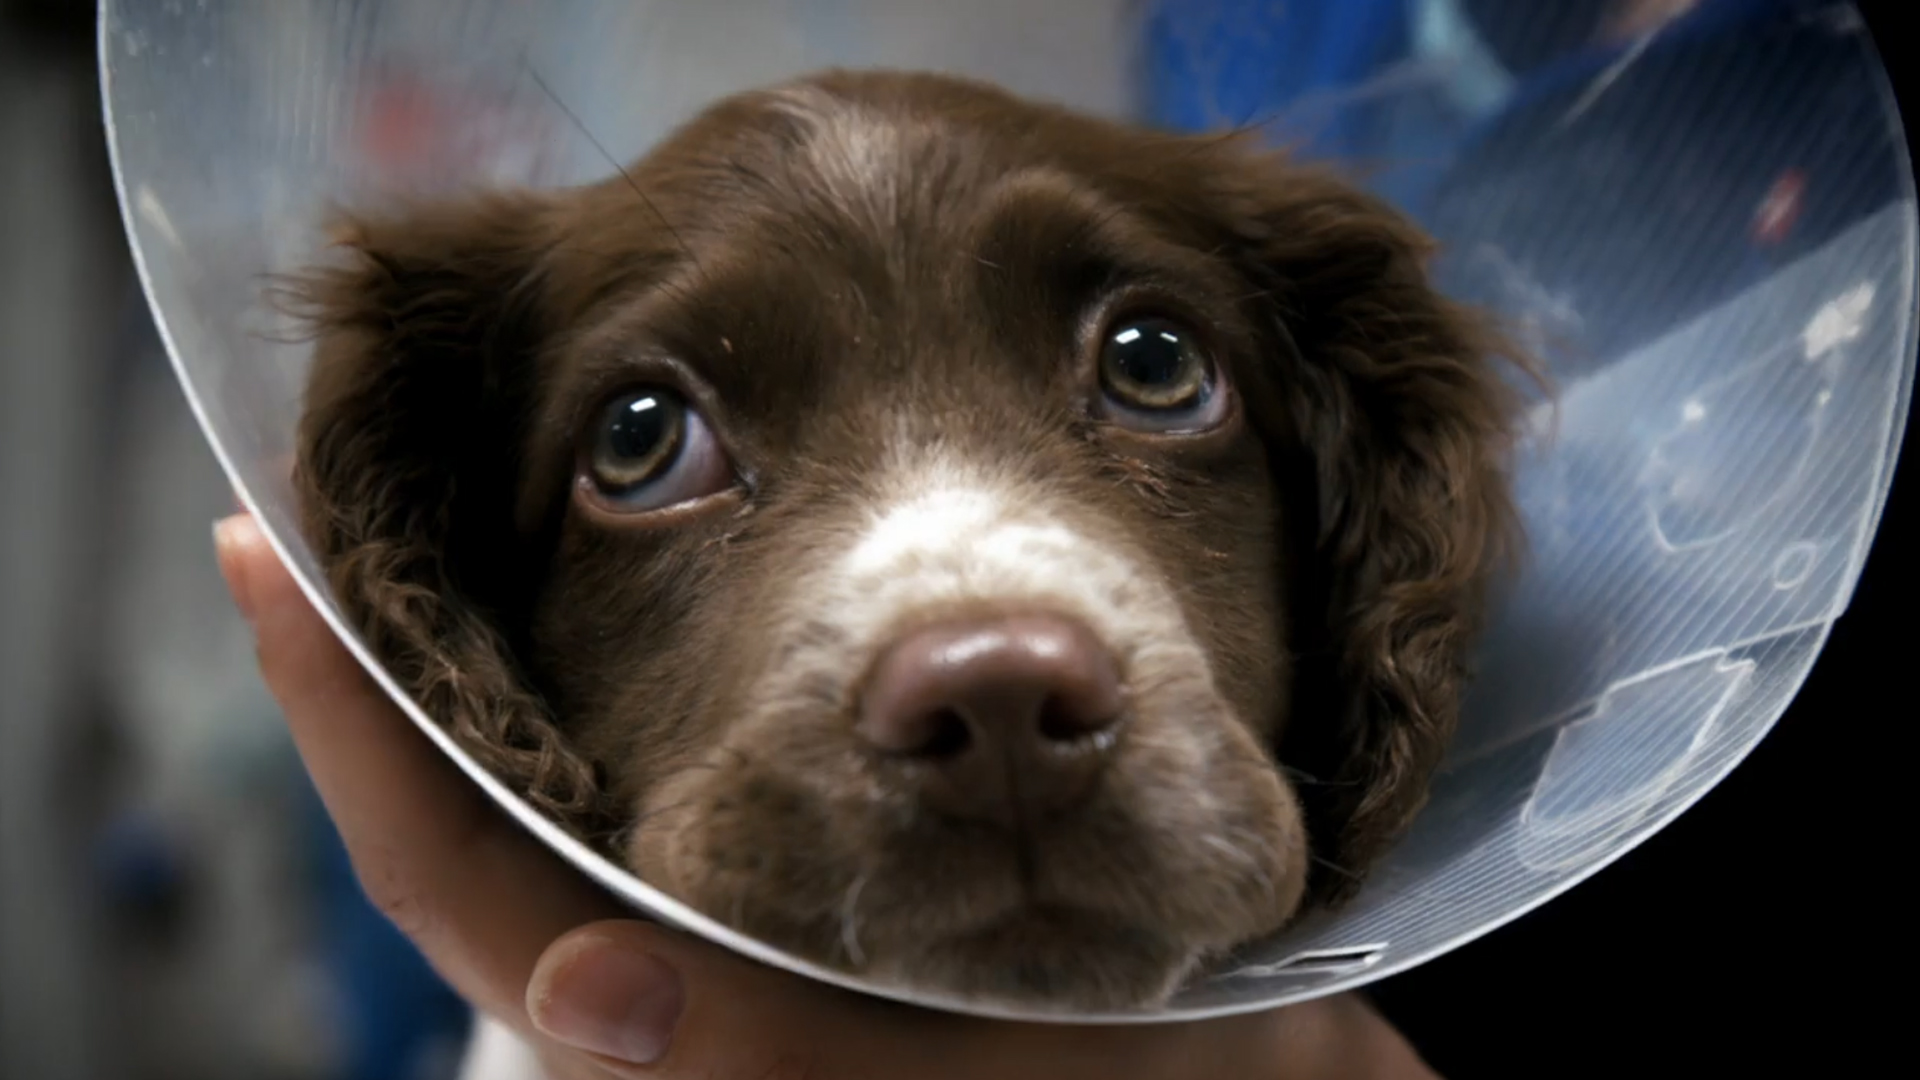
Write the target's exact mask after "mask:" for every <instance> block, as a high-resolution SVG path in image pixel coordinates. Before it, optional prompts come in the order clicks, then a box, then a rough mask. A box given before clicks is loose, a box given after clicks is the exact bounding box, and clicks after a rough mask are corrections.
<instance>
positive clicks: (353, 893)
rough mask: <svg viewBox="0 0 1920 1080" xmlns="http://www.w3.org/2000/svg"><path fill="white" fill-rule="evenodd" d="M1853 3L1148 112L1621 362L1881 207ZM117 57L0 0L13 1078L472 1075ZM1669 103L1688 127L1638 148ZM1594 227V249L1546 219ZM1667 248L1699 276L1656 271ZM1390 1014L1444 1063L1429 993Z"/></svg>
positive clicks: (1355, 34) (1369, 24) (1202, 41)
mask: <svg viewBox="0 0 1920 1080" xmlns="http://www.w3.org/2000/svg"><path fill="white" fill-rule="evenodd" d="M1849 12H1850V9H1849V8H1847V7H1846V6H1845V5H1834V4H1830V3H1822V2H1817V0H1696V2H1684V0H1560V2H1555V3H1537V2H1533V0H1318V2H1308V0H1291V2H1277V0H1166V2H1158V3H1146V4H1144V5H1143V7H1142V9H1141V17H1142V20H1143V23H1142V25H1143V28H1144V29H1143V33H1142V36H1141V40H1140V52H1139V60H1140V66H1139V68H1138V74H1139V80H1138V89H1139V93H1140V110H1141V112H1142V114H1143V115H1144V116H1145V117H1146V118H1147V119H1149V120H1150V121H1152V122H1155V123H1159V124H1163V125H1166V126H1170V127H1179V128H1191V129H1201V128H1206V129H1213V128H1219V127H1222V126H1241V125H1252V126H1257V127H1258V128H1259V129H1260V130H1261V131H1262V132H1263V133H1264V134H1265V135H1266V136H1267V137H1268V138H1270V139H1272V140H1273V141H1275V142H1276V143H1280V144H1284V145H1289V146H1292V147H1294V148H1296V150H1297V151H1298V152H1299V153H1301V154H1302V155H1304V156H1308V157H1323V158H1328V159H1334V160H1338V161H1341V162H1345V163H1349V164H1351V165H1353V166H1354V167H1356V168H1358V169H1360V170H1362V171H1363V173H1364V174H1365V175H1366V176H1367V177H1368V178H1369V182H1371V183H1373V184H1374V185H1375V186H1376V187H1377V188H1378V189H1379V190H1381V191H1382V192H1383V193H1385V194H1387V195H1389V196H1391V197H1392V198H1394V199H1396V200H1397V201H1399V202H1400V203H1401V204H1402V205H1404V206H1406V207H1407V208H1408V209H1409V210H1411V211H1412V212H1413V213H1415V214H1416V215H1417V216H1419V217H1420V218H1421V219H1422V220H1423V221H1425V222H1426V223H1427V224H1428V225H1430V226H1431V227H1432V228H1434V229H1435V230H1436V231H1437V232H1439V233H1440V234H1442V235H1443V236H1445V237H1446V238H1447V239H1448V241H1449V244H1450V250H1451V251H1452V252H1453V253H1454V255H1453V256H1452V257H1451V258H1450V260H1449V261H1448V263H1447V264H1446V265H1445V267H1444V272H1445V274H1446V275H1447V280H1448V283H1449V284H1450V286H1451V287H1452V288H1454V289H1455V290H1456V291H1458V292H1460V293H1462V294H1464V295H1468V296H1472V297H1476V298H1481V299H1490V300H1495V301H1498V300H1501V299H1503V298H1504V299H1508V300H1511V299H1512V297H1513V295H1514V290H1523V291H1525V293H1526V295H1528V296H1529V297H1533V298H1536V299H1537V298H1542V297H1544V298H1547V299H1548V300H1551V299H1552V298H1554V297H1562V298H1563V299H1564V300H1565V304H1564V306H1565V307H1566V308H1567V309H1568V310H1570V311H1572V310H1577V311H1579V312H1581V313H1582V315H1583V316H1584V319H1585V325H1584V326H1582V327H1580V328H1579V331H1580V336H1581V339H1582V341H1583V343H1584V347H1585V348H1586V349H1587V350H1588V354H1589V355H1607V354H1611V353H1614V352H1616V351H1618V350H1619V349H1622V348H1626V347H1630V346H1632V345H1634V344H1637V343H1639V342H1641V341H1644V340H1646V339H1647V338H1648V337H1650V336H1652V335H1655V334H1657V333H1659V332H1660V331H1662V330H1663V329H1666V328H1668V327H1670V326H1672V325H1674V324H1675V323H1677V322H1678V321H1680V320H1683V319H1685V318H1687V317H1688V316H1690V315H1692V314H1694V313H1697V312H1698V311H1700V310H1702V309H1704V308H1705V307H1707V306H1709V305H1711V304H1713V303H1715V302H1717V301H1719V300H1723V299H1725V298H1726V297H1727V296H1728V295H1730V294H1731V293H1733V292H1735V291H1737V290H1739V289H1741V288H1743V287H1744V286H1745V285H1746V284H1750V283H1751V282H1753V281H1756V280H1758V279H1759V277H1760V276H1762V275H1764V274H1765V273H1766V272H1767V270H1768V269H1769V268H1771V267H1773V266H1775V265H1778V264H1780V263H1782V262H1785V261H1791V260H1792V259H1794V258H1796V257H1797V256H1798V255H1800V254H1802V253H1804V252H1806V251H1808V250H1810V249H1811V248H1813V247H1815V246H1817V245H1818V244H1819V243H1820V242H1821V241H1822V240H1824V239H1826V238H1828V237H1830V236H1832V235H1834V234H1835V233H1836V232H1837V231H1839V230H1840V229H1842V228H1843V227H1844V226H1846V225H1847V224H1849V223H1850V222H1851V221H1853V220H1855V219H1856V218H1857V217H1858V216H1859V215H1860V214H1861V213H1863V212H1866V211H1868V210H1871V209H1873V208H1876V207H1878V206H1880V205H1883V204H1884V203H1885V202H1886V201H1887V199H1888V198H1889V197H1890V195H1891V194H1892V193H1890V192H1889V191H1887V190H1885V189H1884V188H1883V187H1879V186H1876V185H1880V184H1884V183H1887V182H1888V181H1886V180H1884V170H1873V169H1863V168H1859V167H1857V166H1858V163H1859V162H1860V161H1862V160H1863V159H1864V158H1865V156H1866V155H1869V154H1871V153H1874V152H1875V150H1876V146H1875V139H1876V138H1882V137H1884V134H1885V132H1884V130H1883V129H1876V128H1875V123H1877V117H1878V115H1879V108H1880V106H1879V104H1878V101H1877V99H1876V97H1875V92H1876V88H1875V87H1874V86H1873V85H1871V84H1870V83H1869V82H1868V81H1867V80H1866V79H1864V78H1862V77H1861V76H1859V74H1858V73H1857V72H1855V71H1854V70H1853V69H1852V67H1850V66H1849V65H1848V64H1847V63H1846V62H1845V61H1846V56H1845V54H1844V50H1843V48H1842V46H1841V45H1839V44H1836V42H1837V41H1838V40H1839V39H1838V38H1837V37H1836V35H1835V34H1834V33H1833V32H1832V31H1833V30H1834V29H1835V28H1836V27H1835V21H1836V20H1841V21H1844V20H1846V19H1848V18H1851V15H1850V14H1849ZM92 49H93V39H92V7H91V5H90V4H88V3H86V2H84V0H71V2H67V0H0V146H4V147H6V148H7V152H6V153H4V154H0V440H4V445H3V446H0V507H5V508H6V510H5V511H4V513H3V514H0V688H4V689H5V698H4V704H3V705H0V1078H6V1080H12V1078H15V1077H21V1078H25V1077H33V1078H36V1080H67V1078H79V1077H96V1076H102V1077H104V1076H114V1077H126V1078H131V1080H145V1078H153V1080H160V1078H174V1077H179V1078H183V1080H185V1078H192V1080H219V1078H224V1077H234V1078H244V1080H277V1078H288V1080H293V1078H308V1080H387V1078H393V1080H432V1078H441V1077H449V1076H451V1075H453V1072H454V1069H455V1067H456V1062H457V1056H458V1052H459V1048H460V1045H461V1042H462V1040H463V1038H464V1036H465V1032H466V1028H467V1023H468V1020H467V1017H466V1015H465V1013H464V1010H463V1009H462V1007H461V1006H460V1003H459V1002H458V1001H457V1000H455V999H453V998H452V997H451V996H450V995H449V994H448V993H447V992H446V990H445V989H444V988H443V987H441V986H440V985H439V984H438V982H437V981H436V980H435V979H434V977H433V975H432V973H431V972H430V971H429V970H428V969H427V968H426V967H425V966H424V965H423V964H422V963H421V961H420V960H419V958H418V957H417V956H416V955H415V954H414V953H413V952H412V951H411V949H410V948H409V947H408V946H407V945H406V943H405V942H404V940H402V939H400V938H399V937H398V935H397V934H395V933H394V932H393V931H392V930H391V929H390V928H389V927H388V926H387V925H386V924H385V922H384V921H383V920H381V919H380V917H379V916H378V915H377V914H376V913H375V912H373V910H372V909H371V908H370V907H368V906H367V904H366V903H365V902H364V901H363V899H362V898H361V896H360V894H359V891H358V889H357V887H356V886H355V885H354V883H353V880H352V876H351V873H350V871H349V869H348V867H347V865H346V862H345V858H344V854H343V853H342V852H341V850H340V849H339V846H338V842H337V839H336V837H335V836H334V835H333V833H332V831H331V829H330V827H329V826H328V823H327V821H326V818H325V816H324V814H323V813H322V812H321V811H320V809H319V807H318V804H317V802H316V801H315V799H314V797H313V795H312V792H311V791H310V789H309V788H308V787H307V784H306V780H305V777H304V775H303V773H302V772H301V770H300V766H299V762H298V760H297V758H295V757H294V755H293V754H292V751H291V749H290V747H289V745H288V744H287V742H286V740H285V737H284V733H283V731H282V729H281V727H280V725H279V723H278V720H277V718H276V716H275V713H274V709H273V705H272V703H271V701H270V700H269V699H268V698H267V697H266V696H265V694H264V692H263V691H262V690H261V688H260V687H259V685H258V682H257V680H256V678H255V676H254V673H253V671H252V666H251V664H252V657H251V652H250V649H249V647H248V645H247V643H246V640H245V635H244V632H243V630H242V628H241V627H240V626H239V624H238V623H237V620H236V619H235V618H234V617H233V616H232V615H231V613H230V611H229V610H228V607H227V603H226V599H225V594H224V592H223V590H222V589H221V586H220V583H219V580H218V577H217V574H216V572H215V570H214V567H213V564H212V559H211V554H210V547H209V543H208V535H207V528H208V524H209V523H210V522H211V521H212V520H213V519H214V518H216V517H218V516H221V515H223V514H224V513H226V512H227V511H228V509H229V506H230V497H229V496H228V494H227V492H226V488H225V484H224V482H223V480H222V479H221V477H220V475H219V473H218V470H217V469H216V467H215V466H214V463H213V460H212V458H211V455H210V454H209V453H208V451H207V450H206V449H205V447H204V445H203V443H202V442H201V439H200V436H199V433H198V431H197V430H196V429H195V428H194V427H193V424H192V421H191V418H190V417H189V416H188V414H187V411H186V408H185V406H184V403H183V401H182V399H181V396H180V393H179V390H178V388H177V387H176V386H175V384H174V382H173V378H172V375H171V372H170V371H169V369H168V367H167V365H166V360H165V357H164V355H163V354H162V352H161V351H160V347H159V344H158V342H157V340H156V338H155V336H154V334H153V330H152V326H151V323H150V321H149V318H148V316H147V312H146V308H145V304H144V301H143V300H142V298H141V296H140V294H139V292H138V288H137V285H136V283H135V281H134V280H133V277H132V274H131V270H130V267H129V265H128V261H127V258H126V254H125V251H124V240H123V238H122V233H121V231H120V226H119V222H118V218H117V212H116V209H115V207H114V204H113V199H112V189H111V184H110V180H109V177H108V175H107V172H106V162H105V156H104V152H103V146H102V132H101V130H100V125H99V121H98V105H97V94H96V86H95V83H94V71H93V53H92ZM1629 65H1630V66H1631V67H1632V68H1633V70H1634V78H1632V79H1631V80H1626V81H1622V82H1618V83H1616V82H1615V81H1614V77H1615V76H1616V75H1617V74H1618V72H1619V71H1621V70H1623V69H1624V68H1625V67H1626V66H1629ZM1654 113H1658V114H1660V115H1663V116H1665V117H1667V118H1668V120H1669V121H1670V123H1671V124H1672V128H1671V134H1669V135H1668V136H1667V137H1666V138H1664V139H1662V140H1658V141H1651V142H1650V141H1648V140H1638V141H1635V142H1632V143H1627V142H1623V141H1621V140H1620V139H1619V137H1618V133H1619V131H1620V130H1621V127H1620V124H1621V123H1623V122H1627V121H1631V120H1632V119H1633V118H1636V117H1645V116H1647V115H1650V114H1654ZM1760 125H1766V127H1765V130H1764V133H1763V135H1762V136H1758V137H1757V136H1756V134H1755V132H1756V131H1757V130H1759V128H1758V127H1757V126H1760ZM1876 130H1879V131H1880V134H1879V135H1878V136H1876V135H1875V134H1874V132H1875V131H1876ZM1736 145H1737V146H1742V147H1745V148H1747V149H1745V150H1743V151H1742V152H1741V153H1738V154H1733V153H1727V152H1725V148H1726V147H1728V146H1736ZM1490 192H1492V193H1495V194H1496V195H1497V197H1489V193H1490ZM1463 193H1471V194H1472V195H1473V198H1471V199H1469V198H1464V197H1462V196H1463ZM1569 205H1573V206H1578V207H1582V208H1583V209H1584V212H1585V213H1587V214H1589V215H1591V216H1590V217H1589V218H1588V219H1587V224H1588V225H1589V226H1590V228H1588V229H1586V230H1583V231H1584V233H1585V234H1586V235H1589V236H1595V237H1603V238H1605V242H1591V243H1587V244H1585V245H1583V246H1582V247H1581V248H1579V249H1577V250H1575V249H1569V248H1565V247H1556V246H1553V242H1552V240H1551V237H1550V236H1545V238H1543V236H1544V234H1543V233H1542V232H1541V231H1540V230H1537V229H1535V228H1533V227H1532V225H1531V222H1533V221H1535V220H1537V219H1538V218H1540V217H1541V216H1543V215H1548V214H1551V215H1553V216H1554V217H1555V218H1563V217H1564V216H1565V214H1566V208H1567V207H1568V206H1569ZM1675 230H1685V231H1686V232H1687V233H1688V234H1689V235H1692V236H1695V237H1697V238H1698V240H1697V242H1696V244H1695V245H1694V251H1695V255H1694V258H1695V260H1696V262H1695V263H1694V264H1693V265H1690V266H1685V267H1671V266H1648V265H1645V264H1644V263H1642V262H1641V261H1640V260H1639V258H1638V257H1637V255H1638V252H1640V251H1642V250H1644V249H1645V246H1646V242H1645V238H1646V237H1648V236H1658V235H1671V234H1672V233H1673V231H1675ZM1488 252H1498V253H1499V257H1498V258H1492V257H1488V256H1487V255H1486V253H1488ZM1576 283H1579V284H1578V285H1576ZM1576 287H1578V288H1583V289H1586V290H1588V291H1587V292H1586V293H1584V294H1582V295H1579V296H1573V295H1571V294H1570V290H1573V289H1575V288H1576ZM1532 306H1535V307H1538V308H1540V309H1542V310H1547V311H1549V312H1550V311H1551V310H1553V304H1552V303H1544V304H1541V303H1535V304H1534V305H1532ZM1535 329H1537V330H1538V331H1539V333H1540V343H1541V345H1542V347H1545V348H1548V349H1553V348H1556V347H1557V346H1556V342H1559V341H1561V340H1562V338H1563V335H1562V334H1561V332H1563V331H1564V332H1565V335H1564V336H1571V333H1572V329H1573V328H1571V327H1555V326H1553V325H1545V326H1541V327H1537V328H1535ZM1581 363H1582V355H1581V354H1579V353H1567V352H1564V351H1563V352H1562V353H1561V354H1559V355H1556V356H1555V365H1556V369H1557V370H1558V371H1559V372H1560V373H1561V375H1562V376H1563V377H1564V376H1567V375H1577V373H1578V371H1579V370H1580V366H1581ZM1872 573H1873V571H1872V570H1870V572H1869V580H1870V581H1871V580H1872ZM1864 588H1865V587H1864V586H1863V590H1864ZM1843 629H1844V624H1843ZM1843 636H1844V633H1843ZM1830 666H1831V665H1830V664H1828V663H1827V662H1825V661H1823V669H1825V668H1829V667H1830ZM1819 680H1820V675H1819V674H1818V673H1816V680H1815V683H1814V684H1812V685H1813V686H1814V687H1815V688H1817V687H1818V686H1819V685H1820V682H1819ZM1810 692H1812V691H1810ZM1789 726H1791V725H1789ZM1779 738H1780V737H1779V736H1776V739H1775V740H1774V741H1778V739H1779ZM1763 754H1764V751H1763ZM1716 798H1720V796H1716ZM1710 802H1711V800H1710ZM1650 847H1654V848H1657V847H1658V844H1656V845H1650ZM1655 857H1657V854H1656V855H1655V856H1646V857H1645V858H1655ZM1636 858H1641V856H1636ZM1631 861H1632V860H1629V862H1631ZM1603 880H1605V877H1604V876H1603ZM1592 888H1593V887H1590V888H1589V889H1588V890H1583V893H1586V892H1591V891H1592ZM1783 917H1784V916H1783ZM1429 970H1431V969H1429ZM1446 970H1449V971H1454V972H1458V971H1460V970H1462V969H1460V968H1457V967H1455V968H1450V969H1446ZM1422 977H1426V976H1425V975H1423V973H1415V975H1413V976H1411V977H1409V978H1411V979H1413V980H1418V979H1420V978H1422ZM1406 982H1407V980H1404V979H1403V980H1400V981H1399V983H1401V984H1405V983H1406ZM1383 999H1384V1000H1387V1001H1389V1003H1390V1004H1393V1005H1394V1007H1395V1008H1396V1009H1400V1010H1403V1011H1402V1012H1396V1014H1395V1015H1396V1018H1397V1019H1401V1020H1402V1022H1403V1023H1407V1024H1408V1025H1409V1030H1413V1031H1415V1032H1416V1036H1417V1037H1416V1042H1418V1043H1420V1044H1421V1045H1422V1046H1423V1049H1427V1050H1428V1051H1429V1052H1430V1053H1440V1054H1442V1055H1443V1056H1444V1050H1443V1048H1442V1047H1441V1042H1439V1041H1435V1042H1428V1041H1425V1040H1426V1038H1427V1036H1425V1035H1422V1034H1420V1033H1421V1032H1423V1031H1429V1030H1434V1031H1437V1030H1438V1025H1435V1024H1432V1023H1431V1022H1429V1023H1428V1024H1427V1025H1426V1026H1425V1027H1422V1021H1421V1018H1422V1016H1427V1017H1432V1016H1434V1015H1437V1014H1435V1013H1434V1012H1433V1009H1434V1008H1436V1006H1434V1005H1433V1004H1432V1003H1431V1002H1428V1003H1425V1004H1422V1003H1421V1002H1420V1001H1418V1000H1413V1001H1411V1002H1410V1003H1409V1001H1408V999H1406V998H1404V997H1403V998H1402V999H1400V1000H1399V1001H1398V1002H1396V1001H1395V999H1394V997H1393V994H1392V993H1385V994H1383ZM1423 1008H1424V1009H1426V1010H1427V1011H1426V1012H1425V1013H1422V1012H1421V1010H1422V1009H1423ZM1596 1037H1597V1036H1596ZM1432 1038H1433V1039H1434V1040H1441V1039H1443V1036H1442V1035H1440V1034H1435V1035H1433V1036H1432ZM1456 1053H1457V1051H1456ZM1454 1060H1469V1059H1464V1058H1455V1059H1454ZM1482 1074H1483V1075H1484V1074H1485V1073H1482Z"/></svg>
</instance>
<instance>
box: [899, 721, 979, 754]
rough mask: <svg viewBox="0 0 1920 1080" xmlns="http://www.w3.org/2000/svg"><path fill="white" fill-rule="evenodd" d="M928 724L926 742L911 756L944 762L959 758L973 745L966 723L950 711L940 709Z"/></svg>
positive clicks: (971, 735)
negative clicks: (928, 732)
mask: <svg viewBox="0 0 1920 1080" xmlns="http://www.w3.org/2000/svg"><path fill="white" fill-rule="evenodd" d="M931 720H932V722H931V723H930V724H928V729H929V731H930V732H931V734H930V736H929V737H928V739H927V741H926V742H925V743H923V744H921V746H920V747H919V748H918V749H916V750H914V751H913V756H914V757H918V758H928V759H930V760H933V761H946V760H949V759H951V758H956V757H959V756H960V755H961V754H964V753H966V752H967V748H968V747H970V746H972V745H973V732H972V730H971V729H969V728H968V727H967V721H966V720H965V718H963V717H962V716H961V715H960V714H959V713H957V712H955V711H954V710H952V709H941V710H940V711H939V712H937V713H934V714H933V716H932V718H931Z"/></svg>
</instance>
